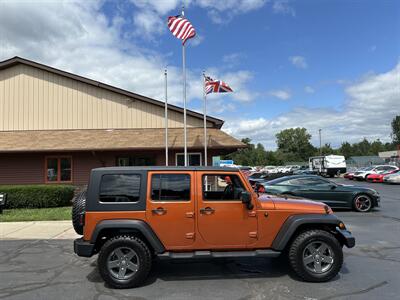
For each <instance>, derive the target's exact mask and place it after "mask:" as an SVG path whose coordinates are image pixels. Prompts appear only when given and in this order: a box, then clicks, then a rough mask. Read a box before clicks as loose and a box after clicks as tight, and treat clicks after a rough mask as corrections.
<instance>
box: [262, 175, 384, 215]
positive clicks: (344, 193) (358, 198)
mask: <svg viewBox="0 0 400 300" xmlns="http://www.w3.org/2000/svg"><path fill="white" fill-rule="evenodd" d="M262 185H263V186H264V188H265V192H266V193H268V194H283V195H291V196H297V197H303V198H308V199H312V200H315V201H320V202H323V203H326V204H328V205H329V206H331V207H332V208H346V209H354V210H355V211H358V212H368V211H370V210H371V209H372V208H374V207H377V206H379V202H380V196H379V193H378V192H377V191H375V190H374V189H370V188H365V187H360V186H351V185H341V184H337V183H335V182H332V181H330V180H327V179H325V178H322V177H320V176H315V175H292V176H285V177H281V178H278V179H274V180H271V181H266V182H263V183H262Z"/></svg>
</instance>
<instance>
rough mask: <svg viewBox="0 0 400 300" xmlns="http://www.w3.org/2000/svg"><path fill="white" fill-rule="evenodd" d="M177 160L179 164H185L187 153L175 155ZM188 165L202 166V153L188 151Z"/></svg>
mask: <svg viewBox="0 0 400 300" xmlns="http://www.w3.org/2000/svg"><path fill="white" fill-rule="evenodd" d="M175 161H176V165H177V166H184V165H185V155H184V154H183V153H177V154H176V156H175ZM188 165H189V166H201V165H202V159H201V153H200V152H198V153H188Z"/></svg>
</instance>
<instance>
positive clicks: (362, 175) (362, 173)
mask: <svg viewBox="0 0 400 300" xmlns="http://www.w3.org/2000/svg"><path fill="white" fill-rule="evenodd" d="M398 169H399V168H398V167H396V166H390V165H380V166H372V167H367V168H364V169H360V170H358V171H356V172H354V175H353V177H354V179H357V180H366V179H367V177H368V175H370V174H380V173H384V172H390V171H396V170H398Z"/></svg>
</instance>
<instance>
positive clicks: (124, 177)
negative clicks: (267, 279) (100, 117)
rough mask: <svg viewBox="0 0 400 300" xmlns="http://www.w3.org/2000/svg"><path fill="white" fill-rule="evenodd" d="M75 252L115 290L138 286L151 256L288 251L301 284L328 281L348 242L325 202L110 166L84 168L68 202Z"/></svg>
mask: <svg viewBox="0 0 400 300" xmlns="http://www.w3.org/2000/svg"><path fill="white" fill-rule="evenodd" d="M72 217H73V224H74V228H75V230H76V232H77V233H78V234H83V237H82V238H79V239H76V240H75V241H74V251H75V253H76V254H77V255H79V256H84V257H91V256H92V255H94V254H96V253H99V256H98V269H99V272H100V274H101V276H102V278H103V279H104V281H105V282H106V283H108V284H109V285H110V286H111V287H114V288H130V287H135V286H138V285H139V284H140V283H142V282H143V280H145V279H146V277H147V275H148V273H149V271H150V268H151V264H152V260H153V259H154V258H156V257H167V258H173V259H179V258H204V257H243V256H251V257H277V256H279V255H281V254H284V255H287V257H288V260H289V263H290V265H291V267H292V268H293V270H294V271H295V273H296V274H297V275H298V276H299V277H300V278H302V279H303V280H306V281H314V282H321V281H327V280H329V279H331V278H333V277H334V276H336V274H337V273H338V272H339V270H340V268H341V266H342V263H343V252H342V247H343V245H346V246H347V247H349V248H351V247H353V246H354V245H355V239H354V237H352V235H351V233H350V232H349V231H347V230H346V227H345V225H344V224H343V223H342V222H341V221H340V220H339V219H338V218H337V217H336V216H335V215H333V213H332V210H331V209H330V208H329V207H328V206H327V205H324V204H321V203H317V202H313V201H308V200H301V199H290V198H279V197H277V196H270V195H268V194H261V195H258V194H257V193H256V192H254V191H253V190H252V188H251V186H250V184H249V182H248V181H247V179H246V178H245V176H244V175H243V174H242V173H241V171H239V170H238V169H232V168H216V167H111V168H99V169H94V170H92V173H91V177H90V182H89V185H88V189H87V191H84V192H82V193H80V194H79V195H78V196H77V197H76V198H75V200H74V203H73V209H72Z"/></svg>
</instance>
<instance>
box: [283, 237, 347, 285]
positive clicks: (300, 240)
mask: <svg viewBox="0 0 400 300" xmlns="http://www.w3.org/2000/svg"><path fill="white" fill-rule="evenodd" d="M312 242H324V243H325V244H328V245H329V246H330V247H331V249H332V250H333V264H332V266H331V267H330V269H329V270H327V271H326V272H325V273H322V274H317V273H313V272H311V271H309V270H308V269H307V268H306V266H305V264H304V262H303V252H304V249H305V248H306V246H307V245H309V244H310V243H312ZM288 258H289V264H290V266H291V267H292V269H293V271H294V272H295V273H296V274H297V275H298V276H299V277H300V278H301V279H303V280H304V281H310V282H324V281H329V280H330V279H332V278H333V277H335V276H336V275H337V274H338V273H339V271H340V269H341V268H342V264H343V251H342V246H341V244H340V243H339V241H338V240H337V239H336V238H335V236H333V235H332V234H331V233H329V232H327V231H325V230H308V231H305V232H302V233H301V234H299V235H298V236H297V237H296V238H295V239H294V240H293V242H292V244H291V245H290V248H289V251H288Z"/></svg>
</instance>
